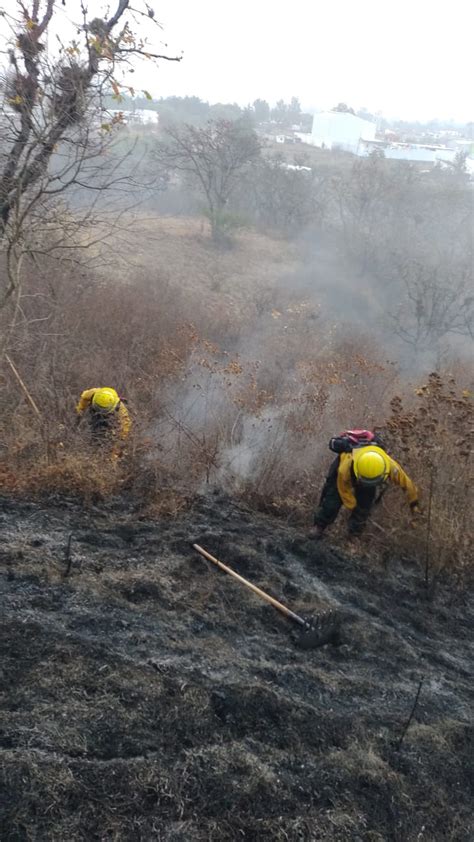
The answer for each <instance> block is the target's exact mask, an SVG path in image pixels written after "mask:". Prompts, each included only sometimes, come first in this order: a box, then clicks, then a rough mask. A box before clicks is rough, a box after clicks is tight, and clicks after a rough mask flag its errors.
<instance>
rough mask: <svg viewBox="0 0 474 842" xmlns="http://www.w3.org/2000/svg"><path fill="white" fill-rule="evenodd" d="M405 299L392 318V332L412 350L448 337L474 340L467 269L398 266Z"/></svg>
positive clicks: (473, 300) (411, 264)
mask: <svg viewBox="0 0 474 842" xmlns="http://www.w3.org/2000/svg"><path fill="white" fill-rule="evenodd" d="M400 276H401V280H402V282H403V284H404V287H405V299H404V301H402V303H401V304H400V306H399V308H398V310H397V311H396V313H394V314H393V315H392V323H393V328H394V331H395V333H396V334H397V335H398V336H400V338H401V339H403V340H404V341H405V342H407V343H408V344H409V345H412V346H413V348H414V349H415V350H417V351H418V350H425V349H434V348H436V347H437V345H438V344H439V342H440V341H441V340H442V339H444V338H445V337H447V336H448V335H449V334H451V335H453V334H456V335H458V336H465V337H468V338H471V339H474V292H473V290H472V287H471V286H470V273H469V268H468V266H464V267H459V271H458V272H456V270H454V271H451V272H449V271H444V272H441V270H440V269H438V268H436V267H432V268H431V267H429V266H426V265H422V264H420V263H418V262H417V261H410V262H407V263H405V265H403V266H401V267H400Z"/></svg>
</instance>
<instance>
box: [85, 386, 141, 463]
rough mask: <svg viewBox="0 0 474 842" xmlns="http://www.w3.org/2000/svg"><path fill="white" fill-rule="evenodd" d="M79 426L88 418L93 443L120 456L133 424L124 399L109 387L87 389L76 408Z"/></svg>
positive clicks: (113, 454) (114, 455) (115, 455)
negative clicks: (110, 449) (108, 448)
mask: <svg viewBox="0 0 474 842" xmlns="http://www.w3.org/2000/svg"><path fill="white" fill-rule="evenodd" d="M76 412H77V416H78V424H80V423H81V422H82V420H83V419H84V418H85V417H87V421H88V424H89V429H90V433H91V437H92V441H93V442H94V443H96V444H102V445H105V446H110V447H111V448H112V456H113V457H117V456H119V455H120V453H121V450H122V447H123V444H124V442H125V441H126V439H127V438H128V436H129V434H130V429H131V426H132V422H131V420H130V414H129V412H128V410H127V407H126V406H125V403H124V401H123V399H122V398H120V397H119V396H118V394H117V392H116V391H115V389H111V388H109V387H108V386H106V387H101V388H94V389H86V390H85V392H83V393H82V395H81V397H80V399H79V403H78V404H77V406H76Z"/></svg>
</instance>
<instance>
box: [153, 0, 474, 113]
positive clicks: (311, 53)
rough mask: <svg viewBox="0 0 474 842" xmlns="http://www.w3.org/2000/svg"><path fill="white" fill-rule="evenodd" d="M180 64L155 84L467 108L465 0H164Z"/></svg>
mask: <svg viewBox="0 0 474 842" xmlns="http://www.w3.org/2000/svg"><path fill="white" fill-rule="evenodd" d="M155 8H156V9H157V17H158V18H159V19H160V21H161V22H162V23H163V24H164V26H165V33H166V38H167V40H168V43H169V45H170V47H172V48H173V49H176V50H178V51H179V50H180V49H183V50H184V59H183V62H182V64H181V65H180V66H178V67H176V66H175V65H174V66H167V67H162V68H161V69H160V71H159V74H158V75H157V77H156V79H153V84H152V88H153V92H154V93H157V94H160V95H163V96H168V95H170V94H178V95H185V94H197V95H198V96H200V97H202V98H204V99H209V100H212V101H218V100H224V101H233V100H235V101H237V102H239V103H241V104H242V103H247V102H249V101H252V100H254V99H255V98H256V97H262V98H264V99H268V100H271V101H275V100H277V99H279V98H280V97H283V98H284V99H289V97H291V96H293V95H295V96H298V97H299V98H300V100H301V102H302V104H303V105H304V106H305V107H307V108H311V107H315V106H320V107H332V106H333V105H335V104H337V103H338V102H341V101H343V102H347V103H348V104H350V105H352V106H354V107H355V108H359V107H362V106H366V107H367V108H369V109H370V110H374V111H376V110H381V111H382V112H383V113H384V114H387V115H391V116H400V117H404V116H406V117H408V118H410V119H411V118H417V117H418V118H419V119H429V118H431V117H436V116H439V117H453V118H455V119H460V120H469V119H472V117H473V110H474V108H473V100H474V97H473V89H472V79H473V69H474V63H473V31H474V2H472V0H449V2H448V0H390V1H389V0H325V1H324V2H323V0H319V2H318V0H237V2H228V0H227V2H226V0H162V2H161V3H160V4H159V5H158V4H155Z"/></svg>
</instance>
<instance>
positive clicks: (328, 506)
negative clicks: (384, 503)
mask: <svg viewBox="0 0 474 842" xmlns="http://www.w3.org/2000/svg"><path fill="white" fill-rule="evenodd" d="M338 468H339V456H338V457H337V458H336V459H335V460H334V462H333V463H332V465H331V467H330V469H329V473H328V475H327V477H326V482H325V483H324V486H323V490H322V492H321V498H320V501H319V506H318V508H317V509H316V512H315V514H314V523H315V526H320V527H321V528H322V529H325V528H326V526H329V524H331V523H334V521H335V520H336V518H337V516H338V514H339V509H340V508H341V506H342V500H341V498H340V496H339V491H338V490H337V471H338ZM353 484H354V494H355V498H356V501H357V505H356V507H355V509H352V511H351V514H350V517H349V532H350V534H351V535H360V534H361V532H363V530H364V527H365V524H366V522H367V520H368V518H369V515H370V512H371V509H372V506H373V504H374V502H375V498H376V494H377V489H376V488H375V487H374V486H371V487H364V486H362V485H357V483H356V481H355V477H354V483H353Z"/></svg>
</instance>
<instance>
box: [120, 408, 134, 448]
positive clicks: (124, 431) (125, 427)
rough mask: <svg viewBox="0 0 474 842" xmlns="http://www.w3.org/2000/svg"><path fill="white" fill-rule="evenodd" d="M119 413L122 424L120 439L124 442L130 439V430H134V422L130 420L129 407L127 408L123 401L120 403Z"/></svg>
mask: <svg viewBox="0 0 474 842" xmlns="http://www.w3.org/2000/svg"><path fill="white" fill-rule="evenodd" d="M118 412H119V424H120V433H119V435H120V438H121V439H122V441H125V439H126V438H128V436H129V434H130V430H131V428H132V420H131V418H130V413H129V411H128V409H127V407H126V406H125V404H123V403H122V401H120V404H119V410H118Z"/></svg>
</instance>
